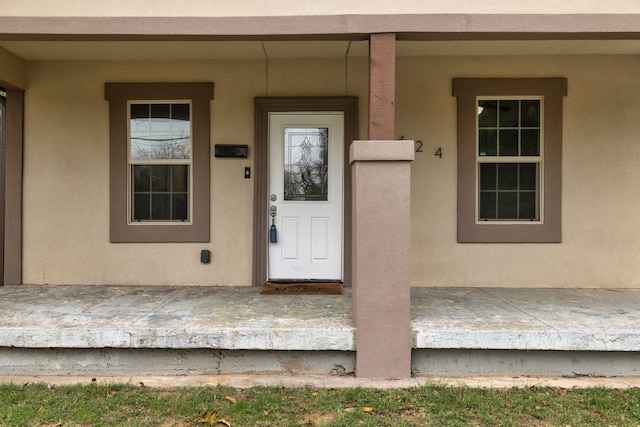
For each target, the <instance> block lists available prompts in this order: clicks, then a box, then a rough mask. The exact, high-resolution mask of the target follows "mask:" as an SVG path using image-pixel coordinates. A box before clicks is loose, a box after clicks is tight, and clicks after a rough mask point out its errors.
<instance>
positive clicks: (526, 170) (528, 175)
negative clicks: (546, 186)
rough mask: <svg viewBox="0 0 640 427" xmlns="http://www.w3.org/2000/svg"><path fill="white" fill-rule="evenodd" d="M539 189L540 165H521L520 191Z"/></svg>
mask: <svg viewBox="0 0 640 427" xmlns="http://www.w3.org/2000/svg"><path fill="white" fill-rule="evenodd" d="M537 189H538V165H537V164H536V163H520V190H533V191H535V190H537Z"/></svg>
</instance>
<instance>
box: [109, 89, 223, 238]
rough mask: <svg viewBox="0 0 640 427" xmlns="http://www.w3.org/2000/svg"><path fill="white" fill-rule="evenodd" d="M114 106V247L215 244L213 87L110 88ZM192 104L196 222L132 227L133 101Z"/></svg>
mask: <svg viewBox="0 0 640 427" xmlns="http://www.w3.org/2000/svg"><path fill="white" fill-rule="evenodd" d="M105 99H106V100H107V101H109V141H110V142H109V146H110V148H109V154H110V156H109V159H110V160H109V162H110V215H111V231H110V236H111V242H112V243H134V242H136V243H158V242H209V241H210V225H209V222H210V214H209V212H210V201H209V200H210V190H209V186H210V178H209V176H210V175H209V167H210V164H211V160H210V159H209V152H210V148H209V147H210V143H209V140H210V130H209V129H210V117H211V116H210V105H209V103H210V101H211V100H212V99H213V83H212V82H203V83H199V82H198V83H106V84H105ZM133 100H149V101H153V100H191V102H192V106H193V111H192V128H193V131H192V132H193V133H192V143H193V154H192V155H193V163H192V167H193V187H192V194H191V197H192V198H193V201H192V203H193V212H192V214H193V215H192V220H191V223H190V224H189V225H185V224H175V225H174V224H169V225H155V224H133V225H130V224H128V221H127V216H128V212H127V167H128V166H127V101H133Z"/></svg>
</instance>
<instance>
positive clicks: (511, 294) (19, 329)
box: [0, 285, 640, 376]
mask: <svg viewBox="0 0 640 427" xmlns="http://www.w3.org/2000/svg"><path fill="white" fill-rule="evenodd" d="M411 328H412V334H413V347H414V351H413V357H412V365H413V372H414V375H428V374H430V375H433V374H436V375H441V374H446V375H464V374H469V375H480V374H491V375H494V374H505V373H506V374H509V373H518V374H528V373H542V374H546V375H548V374H551V375H553V374H559V375H566V376H571V375H611V376H615V375H637V374H640V360H638V359H640V357H638V353H637V352H638V351H640V333H639V331H640V290H595V289H504V288H414V289H412V293H411ZM354 335H355V328H354V326H353V324H352V320H351V297H350V292H349V290H348V289H347V290H346V292H345V293H344V295H337V296H335V295H298V296H291V295H286V296H281V295H260V294H259V290H258V289H256V288H249V287H241V288H238V287H234V288H225V287H193V286H190V287H164V286H160V287H153V286H147V287H139V286H54V285H49V286H34V285H23V286H4V287H0V375H19V374H21V373H23V374H42V375H53V374H88V373H93V372H96V373H104V372H111V373H117V374H128V373H137V374H143V373H144V374H190V373H191V374H196V373H197V374H225V373H230V374H233V373H252V372H253V373H264V372H283V373H297V374H300V373H302V374H304V373H310V374H323V373H324V374H338V375H340V374H349V373H350V372H353V364H354V349H355V344H354Z"/></svg>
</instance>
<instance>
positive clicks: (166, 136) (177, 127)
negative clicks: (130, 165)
mask: <svg viewBox="0 0 640 427" xmlns="http://www.w3.org/2000/svg"><path fill="white" fill-rule="evenodd" d="M189 108H190V106H189V104H131V105H130V113H129V114H130V120H129V141H130V147H129V155H130V157H131V159H132V160H142V159H189V158H191V121H190V116H189Z"/></svg>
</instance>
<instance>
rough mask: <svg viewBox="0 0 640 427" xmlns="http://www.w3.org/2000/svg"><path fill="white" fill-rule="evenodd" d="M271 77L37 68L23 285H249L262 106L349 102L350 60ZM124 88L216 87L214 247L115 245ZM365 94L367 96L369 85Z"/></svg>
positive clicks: (171, 66)
mask: <svg viewBox="0 0 640 427" xmlns="http://www.w3.org/2000/svg"><path fill="white" fill-rule="evenodd" d="M356 62H358V61H350V62H349V63H350V64H355V63H356ZM360 62H363V61H362V60H361V61H360ZM268 67H269V72H268V73H267V72H266V63H265V61H262V60H241V61H218V62H208V61H203V62H190V63H185V62H137V63H136V62H130V63H119V62H90V61H89V62H74V61H69V62H46V61H43V62H33V63H30V64H29V68H28V91H27V94H26V101H25V105H26V111H25V116H26V120H25V148H24V152H25V159H24V176H25V182H24V189H25V194H24V251H23V256H24V258H23V270H24V274H23V281H24V283H40V284H42V283H49V284H65V283H66V284H74V283H87V284H149V285H163V284H164V285H171V284H177V285H179V284H193V285H200V284H202V285H235V286H243V285H249V284H250V282H251V261H252V260H251V248H252V232H253V230H252V225H253V216H252V210H253V183H254V179H255V177H254V176H252V178H251V179H245V178H244V168H245V167H246V166H249V167H253V159H252V154H251V153H252V148H253V147H252V146H253V98H254V97H256V96H266V95H267V94H268V95H269V96H283V95H293V96H304V95H309V96H310V95H344V94H345V91H346V90H347V86H348V85H347V81H346V80H347V75H348V74H349V73H347V72H346V69H345V67H346V61H345V59H344V58H323V59H322V60H304V59H302V60H296V61H290V60H286V59H282V60H272V61H269V65H268ZM359 68H360V69H364V70H366V61H365V64H364V66H362V65H360V66H359ZM362 78H365V79H366V75H365V76H363V77H362ZM119 81H121V82H122V81H213V82H214V83H215V99H214V100H213V101H212V103H211V147H212V150H211V230H212V231H211V242H210V244H180V243H171V244H124V243H117V244H112V243H110V242H109V198H108V191H107V190H108V185H109V139H108V124H109V121H108V120H109V115H108V103H107V101H105V100H104V83H105V82H119ZM359 86H360V87H364V88H365V90H366V81H365V83H364V85H363V84H362V83H360V84H359ZM359 95H360V96H363V97H366V94H365V93H361V94H359ZM215 144H248V145H249V153H250V155H249V158H248V159H224V158H215V157H213V146H214V145H215ZM202 249H208V250H210V251H211V253H212V262H211V263H210V264H201V263H200V251H201V250H202Z"/></svg>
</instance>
